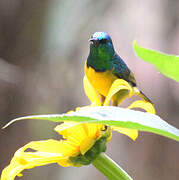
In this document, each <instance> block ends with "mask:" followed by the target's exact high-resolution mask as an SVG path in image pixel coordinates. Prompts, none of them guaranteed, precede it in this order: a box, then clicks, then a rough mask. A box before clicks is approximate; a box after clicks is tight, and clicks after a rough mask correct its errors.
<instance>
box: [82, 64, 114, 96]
mask: <svg viewBox="0 0 179 180" xmlns="http://www.w3.org/2000/svg"><path fill="white" fill-rule="evenodd" d="M85 75H86V76H87V78H88V80H89V82H90V83H91V85H92V86H93V87H94V88H95V90H96V91H97V92H98V93H99V94H102V95H103V96H107V94H108V91H109V89H110V87H111V85H112V83H113V81H114V80H116V79H117V77H116V76H115V75H114V74H112V72H111V71H105V72H96V71H95V70H94V69H93V68H91V67H87V65H86V63H85Z"/></svg>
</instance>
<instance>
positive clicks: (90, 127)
mask: <svg viewBox="0 0 179 180" xmlns="http://www.w3.org/2000/svg"><path fill="white" fill-rule="evenodd" d="M102 127H103V125H98V124H93V123H76V122H65V123H63V124H61V125H58V126H56V128H55V131H57V132H58V133H59V134H61V135H63V137H64V138H65V139H67V141H68V142H70V143H71V144H73V146H76V147H79V151H80V152H81V153H82V154H84V153H85V152H86V151H88V150H89V149H90V148H91V147H92V146H93V145H94V143H95V141H96V140H97V139H99V138H100V137H101V136H100V131H101V129H102Z"/></svg>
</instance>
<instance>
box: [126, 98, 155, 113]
mask: <svg viewBox="0 0 179 180" xmlns="http://www.w3.org/2000/svg"><path fill="white" fill-rule="evenodd" d="M132 108H140V109H143V110H145V111H147V112H148V113H151V114H155V113H156V112H155V108H154V106H153V104H152V103H150V102H147V101H143V100H138V101H134V102H133V103H132V104H131V105H130V106H129V107H128V109H132Z"/></svg>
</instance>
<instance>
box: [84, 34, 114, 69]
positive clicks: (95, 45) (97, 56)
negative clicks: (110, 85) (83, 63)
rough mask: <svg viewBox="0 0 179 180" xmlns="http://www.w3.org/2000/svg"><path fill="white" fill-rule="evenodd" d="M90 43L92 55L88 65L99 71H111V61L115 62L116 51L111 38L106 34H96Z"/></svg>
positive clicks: (90, 54)
mask: <svg viewBox="0 0 179 180" xmlns="http://www.w3.org/2000/svg"><path fill="white" fill-rule="evenodd" d="M89 42H90V53H89V56H88V59H87V65H88V66H91V67H93V68H95V69H96V70H99V71H104V69H109V66H110V64H111V63H110V61H112V60H113V57H114V54H115V51H114V47H113V43H112V40H111V37H110V36H109V35H108V34H107V33H105V32H95V33H94V34H93V35H92V36H91V38H90V39H89Z"/></svg>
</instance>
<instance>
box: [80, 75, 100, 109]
mask: <svg viewBox="0 0 179 180" xmlns="http://www.w3.org/2000/svg"><path fill="white" fill-rule="evenodd" d="M83 85H84V91H85V93H86V95H87V96H88V98H89V100H90V101H91V106H100V105H101V102H100V99H99V96H98V94H97V92H96V90H95V89H94V88H93V86H92V85H91V84H90V82H89V81H88V78H87V77H86V76H84V78H83Z"/></svg>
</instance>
